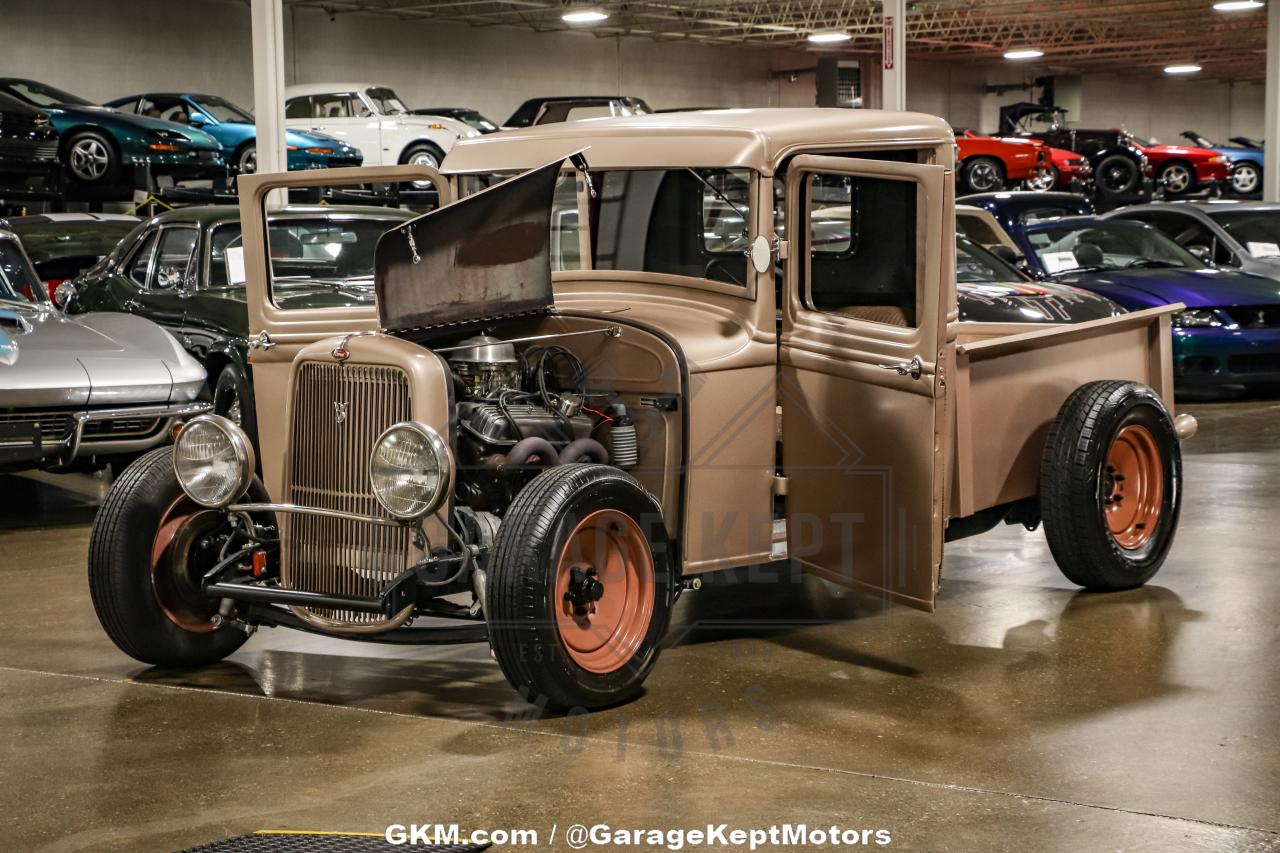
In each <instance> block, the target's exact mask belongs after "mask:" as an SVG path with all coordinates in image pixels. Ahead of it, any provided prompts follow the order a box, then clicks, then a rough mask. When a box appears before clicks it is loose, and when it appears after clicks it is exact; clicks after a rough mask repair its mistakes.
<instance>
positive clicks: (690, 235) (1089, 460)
mask: <svg viewBox="0 0 1280 853" xmlns="http://www.w3.org/2000/svg"><path fill="white" fill-rule="evenodd" d="M953 158H954V140H953V138H952V135H951V130H950V128H949V127H948V126H947V125H946V123H945V122H943V121H942V120H940V119H937V118H934V117H931V116H925V115H920V114H912V113H901V114H895V113H881V112H875V111H847V110H819V109H813V110H721V111H707V112H701V113H688V114H662V115H655V116H644V117H637V118H629V119H616V120H601V121H597V122H592V123H591V125H590V126H589V127H585V126H582V125H548V126H545V127H541V128H534V129H530V130H527V131H520V132H510V133H503V134H495V135H490V136H487V137H482V138H478V139H470V140H464V141H461V142H459V144H458V145H457V146H455V148H454V149H453V151H452V152H451V153H450V155H449V157H448V158H447V159H446V160H445V162H444V164H443V168H442V170H440V171H437V170H433V169H428V168H415V167H399V168H381V169H377V168H375V169H351V170H328V171H327V172H325V173H324V174H323V175H313V174H290V175H255V176H246V177H242V178H241V179H240V194H241V206H242V221H243V223H244V233H245V253H244V262H245V267H246V275H247V278H248V289H249V317H250V326H251V328H252V330H253V333H254V335H256V344H257V346H256V349H255V351H254V355H253V371H254V381H255V386H256V387H257V389H258V395H257V409H258V412H257V414H258V423H259V433H260V440H261V445H260V450H261V457H260V458H261V463H262V465H261V478H260V479H259V478H256V477H254V476H253V471H254V467H253V465H252V464H251V462H253V461H256V460H246V459H244V458H243V457H244V453H243V452H242V451H241V450H240V449H239V448H240V447H241V445H242V444H244V443H245V442H243V441H242V440H241V436H240V435H238V434H237V430H236V429H235V428H234V425H229V424H228V423H224V422H222V421H220V420H219V419H217V418H215V417H210V418H206V419H203V420H200V421H199V422H193V424H192V425H190V426H188V427H187V428H186V429H185V430H184V431H183V434H182V435H180V436H179V439H178V441H177V444H176V447H175V449H174V450H173V451H172V454H171V456H170V457H168V458H166V459H163V460H160V459H159V457H157V460H158V461H154V462H152V463H151V464H152V465H153V467H154V469H155V470H154V472H149V473H148V474H147V476H148V477H154V478H156V479H162V478H167V479H165V489H167V491H165V489H159V490H157V489H152V490H151V491H149V492H147V493H146V494H145V495H144V494H141V493H139V495H138V496H137V497H133V496H131V495H130V494H128V493H126V492H121V493H120V494H119V495H116V494H115V493H114V492H113V496H112V497H111V498H109V500H119V501H120V502H121V505H122V506H125V505H126V504H127V503H128V502H129V501H130V500H133V502H134V503H139V504H140V503H144V502H145V500H153V501H157V499H156V498H155V495H157V494H163V495H166V496H170V499H171V501H172V502H171V503H170V504H167V505H166V506H165V507H163V508H161V507H158V506H155V507H151V508H150V509H145V508H143V509H139V510H138V516H137V518H136V519H135V522H136V523H138V524H144V525H145V524H151V525H153V526H154V529H156V530H157V538H156V541H155V542H154V543H153V544H152V545H151V547H150V548H148V549H147V552H146V554H141V553H140V556H139V560H141V561H142V562H144V563H150V567H149V568H148V569H147V570H148V571H150V572H152V573H153V574H158V576H161V577H164V578H165V579H166V581H165V583H163V584H160V585H159V586H157V587H156V588H157V589H158V590H169V589H171V588H172V589H174V590H180V591H182V595H178V594H177V593H169V592H165V593H164V594H160V593H157V599H158V600H159V604H158V605H156V607H155V613H156V614H158V615H156V616H155V618H154V620H153V622H154V624H151V625H150V626H149V627H148V630H151V629H155V630H156V631H161V629H163V631H164V632H169V633H172V631H171V630H170V626H169V625H166V624H164V622H165V620H167V621H168V622H169V623H171V624H178V623H181V624H179V628H181V625H183V624H185V625H187V626H188V628H187V630H188V631H189V632H190V630H191V626H194V627H196V628H198V629H199V633H202V634H207V635H208V636H207V637H205V640H206V641H207V642H206V643H205V644H204V645H203V646H201V649H200V650H201V653H202V654H204V655H206V656H207V657H210V658H214V657H216V656H217V655H219V654H225V653H229V652H226V651H225V648H232V647H234V645H236V644H238V642H243V636H244V634H245V631H246V630H252V629H253V628H254V627H256V626H259V625H266V626H283V627H293V628H300V629H302V630H310V631H319V632H322V633H330V634H336V635H339V636H347V637H353V638H365V639H380V640H387V641H394V642H442V641H459V642H460V641H488V642H489V644H490V646H491V648H492V650H493V652H494V655H495V657H496V659H497V661H498V663H499V665H500V666H501V668H502V670H503V672H504V674H505V675H506V676H507V678H508V680H509V681H510V682H511V684H512V685H513V687H515V688H516V689H517V690H519V691H521V693H522V695H524V696H525V697H526V698H528V699H530V701H534V702H541V703H544V704H548V705H550V706H553V707H557V708H562V709H571V708H578V707H581V708H593V707H599V706H602V705H608V704H615V703H617V702H620V701H626V700H627V699H630V698H632V697H634V696H635V695H637V693H638V691H639V689H640V685H641V683H642V682H643V680H644V678H645V677H646V676H647V674H648V672H649V671H650V670H651V669H652V666H653V665H654V662H655V661H656V658H657V655H658V651H659V647H660V641H661V637H662V634H663V632H664V631H665V628H666V625H667V621H668V618H669V616H670V611H671V608H672V606H673V605H674V603H675V601H676V599H677V597H678V596H679V595H681V594H682V593H683V592H684V591H686V590H689V589H692V588H696V587H697V586H698V585H699V576H700V575H702V574H704V573H706V572H712V571H718V570H722V569H728V568H733V567H739V566H749V565H755V564H761V563H767V562H772V561H778V560H790V561H792V562H793V563H794V564H796V565H798V566H799V567H801V568H803V569H804V570H806V571H809V572H811V573H813V574H815V575H818V576H821V577H824V578H826V579H828V580H831V581H834V582H837V583H841V584H845V585H848V586H851V587H855V588H859V589H862V590H865V591H868V592H872V593H874V594H878V595H881V596H883V597H885V598H888V599H891V600H893V601H896V602H899V603H902V604H904V605H907V606H910V607H915V608H919V609H923V610H932V609H933V608H934V607H935V606H936V600H937V591H938V589H939V585H940V583H941V566H942V554H943V545H944V542H945V541H946V540H947V539H952V538H956V537H959V536H965V535H971V534H974V533H978V532H981V531H983V530H985V529H988V528H990V527H992V526H994V525H996V524H999V523H1000V522H1002V521H1004V522H1008V523H1021V524H1024V525H1026V526H1027V527H1029V528H1034V527H1036V526H1038V525H1039V524H1040V523H1041V522H1042V521H1043V522H1044V523H1045V526H1046V532H1047V535H1048V536H1049V539H1050V545H1051V547H1052V549H1053V551H1054V555H1055V558H1056V559H1057V560H1058V562H1059V565H1060V566H1062V568H1063V570H1064V572H1066V573H1067V575H1068V577H1069V578H1071V579H1072V580H1074V581H1075V582H1077V583H1079V584H1081V585H1082V586H1086V587H1089V588H1094V589H1116V588H1124V587H1128V586H1134V585H1138V584H1141V583H1143V582H1145V581H1146V580H1147V579H1149V578H1150V577H1151V576H1152V575H1153V574H1154V573H1155V571H1156V570H1158V569H1159V566H1160V564H1161V563H1162V562H1163V560H1164V558H1165V556H1166V555H1167V553H1168V550H1169V547H1170V545H1171V542H1172V535H1173V531H1174V529H1175V528H1176V522H1177V510H1178V505H1179V500H1180V486H1181V467H1180V465H1181V463H1180V456H1179V452H1178V441H1179V439H1180V438H1181V437H1188V436H1189V435H1191V434H1192V433H1193V432H1194V421H1193V420H1192V419H1190V418H1189V417H1186V416H1181V417H1180V418H1177V419H1175V417H1174V415H1173V413H1172V382H1171V368H1170V358H1169V344H1168V340H1169V331H1168V328H1169V315H1170V314H1171V313H1173V311H1175V310H1177V308H1178V307H1179V306H1170V307H1169V308H1167V309H1154V310H1151V311H1143V312H1136V313H1133V314H1128V315H1124V316H1121V317H1114V318H1107V319H1102V320H1096V321H1090V322H1086V323H1080V324H1075V325H1071V326H1058V325H1052V324H1050V325H1037V327H1036V328H1035V329H1034V330H1033V331H1027V328H1026V326H1025V325H1022V324H1014V323H966V324H964V328H963V330H962V329H961V327H960V324H959V323H958V320H957V308H956V296H955V256H954V253H955V245H956V243H955V205H954V198H953V193H954V190H953V185H954V181H953V169H954V162H953ZM395 180H400V181H405V180H411V181H431V182H433V183H435V184H436V186H437V189H438V192H439V196H440V198H441V200H442V206H441V208H440V209H439V210H436V211H434V212H431V213H429V214H426V215H424V216H421V217H418V218H417V219H414V220H411V221H409V222H406V223H404V224H403V225H400V226H397V227H395V228H393V229H392V230H390V231H388V232H387V233H386V234H385V235H384V236H383V238H382V240H381V241H380V243H379V246H378V251H377V263H376V268H377V274H376V281H377V285H376V286H377V306H376V307H372V306H370V307H365V308H342V309H297V310H291V309H283V308H281V307H280V306H279V305H277V304H276V302H275V301H274V300H273V297H272V285H273V282H272V280H271V273H270V266H269V263H268V258H269V257H270V254H271V248H270V246H268V245H265V241H264V240H263V239H262V238H261V237H260V236H257V235H262V234H265V233H266V232H265V229H264V228H263V227H261V226H262V224H263V223H264V222H265V216H266V213H265V207H264V206H265V205H266V204H267V203H268V200H269V198H270V193H271V191H272V190H276V189H282V188H288V187H295V186H314V185H319V184H324V185H341V184H364V183H378V182H386V181H395ZM1086 424H1088V425H1090V426H1089V427H1088V428H1085V426H1084V425H1086ZM144 461H145V460H144ZM142 464H143V463H142V462H140V463H139V465H142ZM214 472H221V473H220V474H218V475H217V476H214ZM140 476H141V475H140ZM202 489H203V490H202ZM148 512H149V513H150V515H147V513H148ZM103 515H104V517H107V516H109V517H110V518H112V519H114V518H117V517H118V518H120V519H124V520H127V519H129V517H130V516H129V513H128V512H127V511H125V510H122V511H121V512H120V513H117V514H107V513H104V514H103ZM197 519H199V520H200V524H201V525H203V526H204V527H205V528H207V529H205V530H204V535H203V536H202V538H201V539H200V540H197V541H200V542H213V543H215V544H217V546H218V548H219V552H218V553H219V554H221V555H223V557H222V559H221V561H215V563H214V564H212V567H210V566H211V564H210V563H209V562H208V560H209V559H210V558H208V557H200V555H198V554H192V553H191V551H190V547H189V545H188V544H186V543H188V538H189V537H187V536H186V535H185V534H184V533H183V531H185V530H187V529H188V528H189V527H190V526H191V525H193V524H195V523H196V520H197ZM121 523H124V522H123V521H122V522H121ZM219 524H221V525H222V526H221V527H218V525H219ZM209 529H213V530H219V531H221V532H218V533H215V534H209V533H208V530H209ZM102 535H103V536H109V535H111V531H108V530H104V531H103V533H102ZM219 537H225V539H220V538H219ZM227 543H230V544H227ZM178 546H181V547H178ZM175 548H176V549H177V550H175ZM184 548H185V549H187V550H183V549H184ZM226 555H230V556H229V557H228V556H226ZM193 561H194V562H195V564H196V566H197V567H199V568H200V569H201V571H200V573H199V577H198V579H195V578H193V572H194V570H193V569H192V568H191V564H192V563H193ZM95 571H97V572H99V573H101V574H102V575H103V576H105V577H114V576H117V575H123V574H126V573H127V571H128V569H127V568H125V567H122V566H120V565H103V566H100V567H98V568H97V569H95V568H94V567H93V566H92V565H91V574H93V573H94V572H95ZM175 614H177V616H178V617H179V618H177V619H176V621H175V618H174V617H175ZM425 616H437V617H442V618H448V619H450V620H452V622H451V623H450V624H446V625H444V626H437V627H431V628H423V627H417V626H414V625H412V624H411V622H412V621H413V620H414V619H415V618H416V617H425ZM104 626H106V627H108V631H109V632H112V631H115V633H113V634H112V637H113V639H115V640H116V642H117V644H119V645H121V647H122V648H126V650H127V651H128V650H130V649H133V650H135V651H137V652H138V653H139V655H141V654H150V655H151V656H152V658H154V657H155V656H157V655H158V654H159V652H155V651H149V650H148V649H147V648H144V646H145V643H142V642H139V641H138V639H137V636H135V635H138V636H140V635H141V633H142V631H141V629H138V630H137V631H133V633H132V634H131V633H130V631H131V630H132V629H129V628H128V626H124V627H122V623H121V622H120V621H119V620H115V621H108V620H104ZM441 632H443V633H441ZM157 635H158V634H157ZM392 637H394V638H395V639H391V638H392ZM184 639H186V638H184ZM223 644H225V645H223ZM131 653H134V652H132V651H131ZM136 656H137V655H136ZM142 659H148V658H145V657H144V658H142Z"/></svg>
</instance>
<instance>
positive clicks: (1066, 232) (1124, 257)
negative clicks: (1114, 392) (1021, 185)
mask: <svg viewBox="0 0 1280 853" xmlns="http://www.w3.org/2000/svg"><path fill="white" fill-rule="evenodd" d="M1027 241H1028V242H1029V243H1030V244H1031V247H1032V250H1033V251H1034V252H1035V254H1036V257H1037V258H1039V260H1040V264H1041V266H1043V267H1044V270H1045V272H1047V273H1050V274H1051V275H1052V274H1054V273H1061V272H1072V271H1074V270H1119V269H1137V268H1156V267H1170V268H1172V267H1177V268H1181V269H1194V270H1199V269H1204V268H1205V264H1204V262H1202V261H1201V260H1199V259H1198V258H1196V257H1195V256H1194V255H1192V254H1191V253H1190V252H1188V251H1187V250H1186V249H1183V248H1182V247H1181V246H1179V245H1178V244H1177V243H1175V242H1173V241H1172V240H1170V239H1169V238H1168V237H1166V236H1164V235H1163V234H1161V233H1160V232H1159V231H1156V230H1155V229H1154V228H1151V227H1149V226H1146V225H1139V224H1138V223H1136V222H1124V221H1121V220H1106V221H1091V222H1090V221H1086V222H1071V223H1064V224H1062V225H1060V226H1058V227H1045V228H1042V229H1037V230H1035V231H1031V232H1029V233H1028V234H1027Z"/></svg>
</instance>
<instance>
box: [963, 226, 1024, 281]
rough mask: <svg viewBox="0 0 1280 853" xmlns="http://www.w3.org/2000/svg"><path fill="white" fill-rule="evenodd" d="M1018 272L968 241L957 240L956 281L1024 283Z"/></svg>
mask: <svg viewBox="0 0 1280 853" xmlns="http://www.w3.org/2000/svg"><path fill="white" fill-rule="evenodd" d="M1022 280H1023V278H1022V276H1020V275H1018V272H1017V270H1015V269H1013V267H1011V266H1009V265H1008V264H1006V263H1004V262H1003V261H1001V260H1000V259H999V258H997V257H996V256H995V255H993V254H991V253H990V252H988V251H987V250H986V249H983V248H981V247H979V246H977V245H975V244H973V243H971V242H969V241H968V240H966V239H964V238H963V237H960V238H958V239H957V240H956V281H962V282H973V283H980V282H991V281H1000V282H1006V281H1022Z"/></svg>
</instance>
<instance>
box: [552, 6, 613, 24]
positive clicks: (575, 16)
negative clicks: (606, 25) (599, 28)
mask: <svg viewBox="0 0 1280 853" xmlns="http://www.w3.org/2000/svg"><path fill="white" fill-rule="evenodd" d="M608 17H609V13H608V12H606V11H605V10H604V9H601V8H600V7H599V6H570V7H569V8H568V9H566V10H565V12H564V14H563V15H561V16H560V20H562V21H564V22H565V23H566V24H598V23H600V22H601V21H603V20H606V19H607V18H608Z"/></svg>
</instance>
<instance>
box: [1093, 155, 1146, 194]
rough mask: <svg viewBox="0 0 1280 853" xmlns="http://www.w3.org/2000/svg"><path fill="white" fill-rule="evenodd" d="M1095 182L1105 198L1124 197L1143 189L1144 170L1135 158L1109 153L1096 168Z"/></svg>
mask: <svg viewBox="0 0 1280 853" xmlns="http://www.w3.org/2000/svg"><path fill="white" fill-rule="evenodd" d="M1093 174H1094V182H1095V185H1096V186H1097V188H1098V194H1099V195H1101V196H1102V197H1103V198H1112V199H1114V198H1123V197H1125V196H1128V195H1131V194H1133V193H1136V192H1138V191H1140V190H1141V189H1142V172H1141V170H1140V169H1139V168H1138V164H1137V163H1136V162H1134V160H1133V158H1131V157H1126V156H1125V155H1123V154H1108V155H1107V156H1106V157H1103V158H1102V160H1100V161H1099V162H1098V168H1097V169H1095V170H1094V173H1093Z"/></svg>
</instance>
